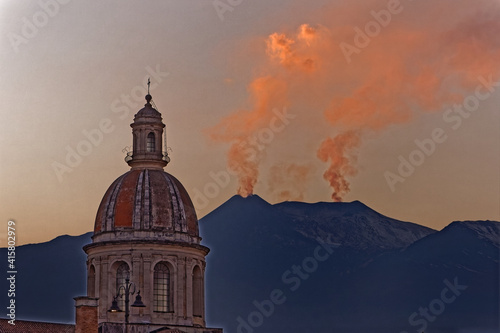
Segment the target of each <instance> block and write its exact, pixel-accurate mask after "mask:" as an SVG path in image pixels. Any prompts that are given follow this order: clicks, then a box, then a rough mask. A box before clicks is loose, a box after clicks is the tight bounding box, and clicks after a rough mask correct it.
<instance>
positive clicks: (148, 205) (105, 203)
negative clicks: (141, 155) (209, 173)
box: [94, 169, 200, 244]
mask: <svg viewBox="0 0 500 333" xmlns="http://www.w3.org/2000/svg"><path fill="white" fill-rule="evenodd" d="M106 233H112V234H113V235H112V239H113V240H119V239H121V238H122V236H123V238H126V239H131V238H137V239H144V238H151V237H152V238H154V239H156V240H162V239H163V240H172V241H187V242H189V243H196V244H199V240H200V238H199V232H198V219H197V217H196V212H195V209H194V206H193V203H192V201H191V199H190V197H189V195H188V193H187V191H186V190H185V188H184V186H182V184H181V183H180V182H179V181H178V180H177V179H176V178H175V177H174V176H172V175H170V174H169V173H167V172H165V171H163V170H159V169H135V170H134V169H133V170H131V171H129V172H127V173H125V174H123V175H122V176H120V177H119V178H118V179H116V180H115V181H114V182H113V183H112V184H111V186H110V187H109V188H108V190H107V191H106V193H105V194H104V197H103V198H102V201H101V204H100V205H99V209H98V211H97V216H96V219H95V228H94V237H95V238H96V237H98V238H110V237H102V236H101V237H99V235H101V234H103V236H104V234H106ZM110 239H111V238H110ZM102 240H104V239H102ZM95 241H96V239H94V242H95Z"/></svg>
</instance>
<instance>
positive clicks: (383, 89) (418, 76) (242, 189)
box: [209, 0, 500, 201]
mask: <svg viewBox="0 0 500 333" xmlns="http://www.w3.org/2000/svg"><path fill="white" fill-rule="evenodd" d="M388 13H389V16H387V14H388ZM390 13H391V12H389V11H388V3H387V1H372V0H364V1H356V2H353V3H352V4H350V3H346V2H343V3H342V7H332V8H329V9H324V10H322V12H321V13H318V20H319V21H320V22H321V24H318V22H314V24H307V23H304V24H302V25H300V26H299V27H297V28H296V30H295V32H290V31H278V32H272V33H270V34H269V35H268V37H266V38H265V39H264V40H263V42H262V54H265V56H266V57H267V58H266V60H265V62H264V63H259V64H255V66H256V72H257V73H259V75H258V76H257V77H256V78H255V79H254V80H253V81H252V82H251V83H250V84H249V89H248V90H249V94H250V102H251V105H252V108H251V109H250V110H238V111H235V112H234V113H232V114H230V115H229V116H227V117H226V118H224V119H222V120H221V121H220V123H219V124H217V125H216V126H215V127H213V128H211V129H210V130H209V135H210V138H211V139H212V140H215V141H217V142H224V143H228V144H230V148H229V152H228V165H229V167H230V168H231V169H232V170H234V171H235V172H237V174H238V178H239V189H238V193H240V194H242V195H248V194H251V193H253V191H254V186H255V184H256V183H257V180H258V179H259V165H260V163H261V161H262V160H263V159H264V154H263V152H262V151H259V152H258V154H249V153H248V144H247V143H246V142H247V140H248V138H249V137H252V135H255V133H256V132H257V131H258V130H260V129H262V128H265V127H266V126H269V121H270V119H271V118H272V112H271V110H272V108H273V107H278V108H283V107H284V106H289V107H290V108H291V109H293V110H294V112H295V113H297V114H298V116H299V117H301V119H316V121H317V122H318V123H321V122H323V123H326V124H328V126H323V127H321V126H317V128H314V129H311V128H310V127H307V126H304V127H303V129H302V130H303V132H302V133H299V134H298V135H300V136H301V137H302V138H305V139H307V138H308V131H311V130H314V131H321V132H322V133H323V137H324V139H323V140H322V141H321V142H317V143H316V145H317V147H318V150H317V154H316V157H317V158H318V159H319V161H320V162H323V163H327V166H326V171H325V172H324V178H325V180H326V181H327V182H328V184H329V185H330V186H331V188H332V192H333V193H332V199H333V200H335V201H341V200H342V198H343V197H344V196H345V195H346V194H347V193H348V192H349V190H350V181H349V180H350V179H351V178H352V177H354V176H355V175H356V173H357V165H356V160H357V151H358V148H359V147H361V145H362V137H363V133H378V132H380V131H383V130H385V129H387V128H388V127H390V126H397V125H399V124H404V123H408V122H410V121H412V120H413V119H416V118H417V117H418V116H419V115H421V114H423V113H427V112H441V111H443V110H445V108H446V107H447V106H449V105H452V104H454V103H461V102H462V100H463V98H464V97H465V96H467V95H468V94H470V93H471V92H473V89H474V88H475V87H476V86H477V84H478V77H479V76H483V77H485V78H487V77H491V76H493V77H494V78H498V76H499V74H500V66H499V64H498V59H500V35H499V34H498V32H499V31H500V4H499V3H498V2H497V1H494V0H478V1H475V2H474V5H471V2H470V1H464V0H453V1H452V0H443V1H440V2H439V3H437V2H431V1H428V2H416V1H413V2H404V3H403V2H401V6H400V7H399V9H398V10H397V11H395V12H394V13H393V14H392V15H391V14H390ZM384 15H385V16H384ZM370 22H372V23H370ZM369 23H370V24H371V25H370V24H369ZM377 24H378V27H379V29H378V30H373V27H374V26H375V25H377ZM370 27H371V28H370ZM369 29H372V30H369ZM263 73H264V75H262V74H263ZM304 154H307V152H304ZM273 158H274V159H276V160H279V158H280V156H273ZM297 170H298V169H293V168H292V169H290V170H288V169H286V168H285V169H283V167H281V168H280V169H272V170H271V172H270V177H271V178H270V189H271V191H273V192H275V193H279V197H280V198H282V199H288V198H291V197H293V198H295V199H297V198H303V195H304V194H303V191H298V192H297V191H289V190H287V189H286V188H284V189H283V190H282V191H280V189H279V188H278V187H279V186H284V185H282V184H285V182H284V177H288V176H290V177H291V178H292V179H294V180H293V182H294V183H296V184H302V183H304V182H307V180H308V177H300V176H299V175H300V172H298V171H297ZM283 171H288V173H287V172H284V173H283V177H281V179H278V180H277V178H276V174H277V173H280V172H283ZM273 175H274V176H273ZM298 187H299V188H304V189H305V188H306V187H305V186H302V185H300V186H298ZM299 192H300V194H297V193H299Z"/></svg>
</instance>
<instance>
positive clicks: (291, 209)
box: [273, 201, 436, 250]
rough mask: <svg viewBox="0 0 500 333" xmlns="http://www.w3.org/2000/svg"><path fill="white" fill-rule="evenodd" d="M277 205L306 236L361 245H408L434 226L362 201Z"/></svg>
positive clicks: (429, 231)
mask: <svg viewBox="0 0 500 333" xmlns="http://www.w3.org/2000/svg"><path fill="white" fill-rule="evenodd" d="M273 207H275V208H277V209H278V210H280V211H281V212H283V213H284V214H286V215H288V216H289V217H290V220H291V223H292V225H293V226H294V228H295V229H296V230H297V231H299V232H300V233H302V234H303V235H304V236H306V237H310V238H316V237H320V238H322V239H325V238H326V237H330V240H331V241H332V242H338V243H342V244H343V245H344V246H350V247H355V248H359V249H369V248H380V249H388V250H389V249H396V248H404V247H406V246H408V245H410V244H412V243H413V242H415V241H417V240H418V239H421V238H423V237H425V236H427V235H430V234H432V233H434V232H436V231H435V230H433V229H430V228H427V227H424V226H421V225H418V224H414V223H410V222H402V221H398V220H395V219H392V218H389V217H387V216H384V215H382V214H380V213H378V212H376V211H374V210H373V209H371V208H370V207H368V206H366V205H364V204H363V203H361V202H359V201H353V202H349V203H346V202H329V203H327V202H319V203H315V204H308V203H303V202H283V203H280V204H276V205H274V206H273Z"/></svg>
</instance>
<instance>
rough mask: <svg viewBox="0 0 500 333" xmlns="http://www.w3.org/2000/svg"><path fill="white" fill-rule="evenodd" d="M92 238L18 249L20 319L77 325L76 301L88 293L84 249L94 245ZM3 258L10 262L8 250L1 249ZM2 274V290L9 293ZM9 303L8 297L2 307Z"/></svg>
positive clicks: (60, 239)
mask: <svg viewBox="0 0 500 333" xmlns="http://www.w3.org/2000/svg"><path fill="white" fill-rule="evenodd" d="M91 236H92V233H91V232H88V233H86V234H84V235H81V236H76V237H75V236H67V235H64V236H59V237H57V238H55V239H53V240H51V241H50V242H46V243H40V244H29V245H23V246H18V247H17V248H16V262H15V263H16V270H17V275H16V312H17V313H16V315H17V316H18V317H17V319H29V320H39V321H54V322H74V312H75V310H74V307H75V302H74V301H73V297H75V296H81V295H84V294H85V293H86V279H87V278H86V275H87V268H86V266H85V262H86V260H87V256H86V255H85V253H84V252H83V250H82V247H83V246H84V245H85V244H88V243H90V242H91V238H90V237H91ZM0 258H7V249H5V248H2V249H0ZM5 261H7V259H5ZM2 274H4V275H0V276H1V283H0V288H1V290H5V291H6V290H9V288H8V281H7V279H6V276H5V275H6V274H7V273H6V270H4V272H2ZM6 301H7V297H5V298H4V301H2V303H3V304H2V306H3V305H5V307H7V305H6V303H5V302H6ZM0 316H1V315H0ZM2 317H4V316H2Z"/></svg>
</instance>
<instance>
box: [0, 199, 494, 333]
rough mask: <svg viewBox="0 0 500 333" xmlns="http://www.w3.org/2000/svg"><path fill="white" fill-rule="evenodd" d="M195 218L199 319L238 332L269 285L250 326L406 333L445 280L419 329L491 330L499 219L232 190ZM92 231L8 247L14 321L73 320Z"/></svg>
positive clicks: (275, 330) (450, 332)
mask: <svg viewBox="0 0 500 333" xmlns="http://www.w3.org/2000/svg"><path fill="white" fill-rule="evenodd" d="M199 225H200V229H201V235H202V236H203V241H202V244H204V245H207V246H208V247H210V249H211V251H210V253H209V255H208V256H207V268H206V300H207V306H206V309H207V322H208V323H210V325H212V326H220V327H224V328H225V330H226V332H229V333H239V331H238V325H239V323H240V322H239V321H238V318H241V320H244V321H248V316H249V315H250V314H252V313H253V312H255V311H257V310H256V308H255V305H254V304H255V303H254V302H258V301H263V300H266V299H268V298H269V293H270V292H271V291H272V290H273V289H280V290H282V291H283V292H284V295H285V296H286V299H287V301H286V302H285V303H284V304H281V305H279V307H278V306H276V308H275V311H274V314H273V315H272V316H270V317H269V318H268V317H266V318H265V320H264V322H263V324H262V325H260V326H259V327H253V326H252V329H254V332H255V333H257V332H261V333H267V332H269V333H271V332H272V333H281V332H287V333H289V332H304V331H309V332H315V333H322V332H325V333H326V332H332V330H335V331H336V332H341V333H350V332H353V333H354V332H356V333H364V332H375V333H385V332H387V331H395V332H401V331H407V332H410V331H414V329H415V327H413V326H411V324H409V323H408V318H409V316H410V315H411V314H412V312H414V311H415V310H418V308H419V306H422V305H424V304H429V302H430V301H432V300H433V299H434V298H435V297H436V295H437V296H439V293H440V290H441V289H442V288H443V281H444V280H447V281H454V280H453V279H454V278H457V279H458V283H462V284H464V285H467V286H468V289H467V291H464V293H463V295H461V296H460V297H459V298H457V301H456V302H455V303H453V304H450V305H447V308H446V311H445V312H444V313H443V314H441V315H440V316H439V317H438V318H437V319H436V321H435V322H432V323H429V325H430V326H431V328H432V330H431V331H429V332H440V333H441V332H442V333H455V332H457V333H458V332H459V329H460V328H461V327H476V328H480V329H497V328H498V310H499V306H498V303H499V299H498V298H499V297H498V294H499V293H498V281H499V276H498V275H499V274H498V263H499V251H498V248H499V241H498V235H500V222H496V221H477V222H476V221H455V222H452V223H450V224H449V225H448V226H447V227H445V228H443V229H442V230H441V231H436V230H433V229H430V228H427V227H424V226H420V225H418V224H414V223H411V222H403V221H398V220H395V219H392V218H390V217H387V216H385V215H382V214H380V213H378V212H376V211H375V210H373V209H371V208H370V207H368V206H366V205H364V204H363V203H361V202H359V201H354V202H352V203H328V202H322V203H312V204H311V203H302V202H283V203H278V204H274V205H273V204H270V203H268V202H267V201H265V200H263V199H262V198H260V197H259V196H257V195H253V196H250V197H248V198H242V197H240V196H233V197H231V198H230V199H229V200H227V201H226V202H225V203H224V204H222V205H221V206H219V208H217V209H215V210H214V211H212V212H211V213H209V214H208V215H206V216H205V217H203V218H202V219H201V220H200V223H199ZM91 235H92V233H91V232H89V233H85V234H83V235H81V236H67V235H61V236H58V237H56V238H54V239H53V240H51V241H49V242H44V243H38V244H26V245H23V246H19V247H18V255H19V265H20V267H19V268H20V270H19V271H20V272H22V275H19V295H18V297H17V299H18V301H19V305H20V307H19V313H18V314H19V319H30V320H44V321H56V322H66V323H67V322H72V321H73V320H74V309H73V306H74V305H73V300H72V298H73V297H75V296H79V295H82V294H83V293H84V292H85V280H86V267H85V254H84V252H83V250H82V246H83V245H85V244H88V243H90V242H91V238H90V237H91ZM318 246H326V247H328V248H329V249H330V251H331V254H330V255H329V256H328V258H327V259H326V260H324V261H321V262H320V261H317V265H316V266H314V269H313V270H310V272H308V273H307V278H301V277H300V276H298V275H295V273H294V269H293V267H302V268H303V267H304V266H303V265H304V262H305V260H306V259H307V258H311V259H312V258H314V253H315V249H316V248H317V247H318ZM5 250H6V249H5V248H3V249H0V255H3V252H4V251H5ZM21 258H23V260H21ZM311 259H307V260H311ZM35 276H36V278H33V277H35ZM3 281H5V279H3ZM292 281H293V283H292ZM2 283H4V284H5V282H2ZM0 284H1V283H0ZM295 286H297V288H296V289H293V288H292V287H295ZM2 288H5V287H4V286H3V285H2ZM492 291H493V292H492ZM34 295H36V296H34ZM387 323H390V324H387ZM477 323H484V325H483V324H481V325H482V326H481V325H479V324H477ZM387 325H389V326H387ZM474 325H475V326H474ZM495 325H496V326H495ZM243 331H244V330H243ZM426 332H427V330H426Z"/></svg>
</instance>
